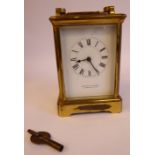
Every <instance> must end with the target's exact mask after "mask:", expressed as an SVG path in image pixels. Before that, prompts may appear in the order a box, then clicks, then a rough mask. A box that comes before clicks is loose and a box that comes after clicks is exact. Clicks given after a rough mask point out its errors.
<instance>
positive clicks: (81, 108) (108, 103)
mask: <svg viewBox="0 0 155 155" xmlns="http://www.w3.org/2000/svg"><path fill="white" fill-rule="evenodd" d="M121 111H122V99H121V98H120V97H118V98H113V99H91V100H86V99H85V100H70V101H63V100H61V99H59V100H58V115H59V116H61V117H67V116H71V115H75V114H85V113H100V112H103V113H119V112H121Z"/></svg>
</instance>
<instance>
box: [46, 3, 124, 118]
mask: <svg viewBox="0 0 155 155" xmlns="http://www.w3.org/2000/svg"><path fill="white" fill-rule="evenodd" d="M125 17H126V15H125V14H117V13H115V9H114V6H107V7H104V9H103V11H95V12H66V10H65V9H64V8H56V15H55V16H51V17H50V18H49V20H50V21H51V23H52V25H53V31H54V40H55V51H56V63H57V73H58V82H59V98H58V114H59V116H69V115H72V114H80V113H97V112H108V113H118V112H121V110H122V99H121V97H120V95H119V72H120V53H121V30H122V23H123V21H124V19H125Z"/></svg>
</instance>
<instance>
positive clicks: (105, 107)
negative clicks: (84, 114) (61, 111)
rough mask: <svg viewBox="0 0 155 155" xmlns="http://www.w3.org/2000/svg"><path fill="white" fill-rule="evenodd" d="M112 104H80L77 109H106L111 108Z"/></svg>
mask: <svg viewBox="0 0 155 155" xmlns="http://www.w3.org/2000/svg"><path fill="white" fill-rule="evenodd" d="M110 107H111V106H110V105H108V104H103V105H85V106H79V107H78V108H76V109H79V110H105V109H109V108H110Z"/></svg>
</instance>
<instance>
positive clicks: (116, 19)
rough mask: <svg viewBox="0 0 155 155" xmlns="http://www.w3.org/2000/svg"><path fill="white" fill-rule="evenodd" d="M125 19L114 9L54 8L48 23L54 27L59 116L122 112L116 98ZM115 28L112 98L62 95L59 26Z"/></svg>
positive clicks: (118, 99) (120, 104) (123, 15)
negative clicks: (110, 26)
mask: <svg viewBox="0 0 155 155" xmlns="http://www.w3.org/2000/svg"><path fill="white" fill-rule="evenodd" d="M125 18H126V15H125V14H116V13H115V9H114V6H107V7H105V8H104V9H103V11H102V12H100V11H96V12H68V13H66V10H65V9H64V8H57V9H56V16H51V17H50V18H49V20H50V21H51V23H52V25H53V30H54V40H55V51H56V62H57V73H58V81H59V99H58V114H59V116H69V115H72V114H79V113H94V112H95V113H97V112H108V113H118V112H121V111H122V99H121V97H120V96H119V79H120V77H119V76H120V75H119V74H120V54H121V35H122V34H121V31H122V23H123V21H124V19H125ZM106 24H114V25H116V33H117V34H116V35H117V41H116V44H117V45H116V61H115V79H114V94H113V95H112V96H100V97H88V98H85V99H81V98H74V99H68V98H66V96H65V92H64V90H65V89H64V80H63V79H64V78H63V69H62V68H63V67H62V53H61V43H60V28H61V27H62V26H74V25H75V26H76V25H78V26H79V25H106Z"/></svg>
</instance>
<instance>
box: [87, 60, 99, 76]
mask: <svg viewBox="0 0 155 155" xmlns="http://www.w3.org/2000/svg"><path fill="white" fill-rule="evenodd" d="M87 61H88V62H89V63H90V64H91V66H92V67H93V68H94V70H95V71H96V73H97V74H99V71H98V70H97V69H96V68H95V66H94V65H93V63H92V61H91V57H87Z"/></svg>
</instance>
